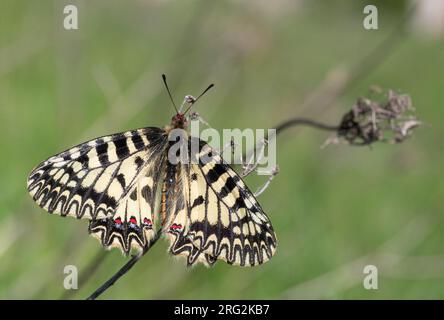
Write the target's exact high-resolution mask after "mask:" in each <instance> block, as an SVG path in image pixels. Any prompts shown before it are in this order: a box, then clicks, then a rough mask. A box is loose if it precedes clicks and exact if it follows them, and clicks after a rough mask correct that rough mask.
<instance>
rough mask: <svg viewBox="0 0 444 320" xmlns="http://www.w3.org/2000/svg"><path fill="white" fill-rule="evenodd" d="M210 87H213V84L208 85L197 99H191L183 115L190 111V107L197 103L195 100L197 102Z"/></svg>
mask: <svg viewBox="0 0 444 320" xmlns="http://www.w3.org/2000/svg"><path fill="white" fill-rule="evenodd" d="M212 87H214V83H212V84H210V85H209V86H208V87H207V88H206V89H205V90H204V91H203V92H202V93H201V94H200V95H199V96H198V97H197V98H195V99H194V98H193V100H191V102H190V106H189V107H188V109H186V110H185V112H184V114H185V113H187V112H188V111H189V110H190V109H191V107H192V106H193V105H194V104H195V103H196V102H197V100H199V99H200V98H201V97H202V96H203V95H204V94H205V93H207V91H208V90H210V89H211V88H212Z"/></svg>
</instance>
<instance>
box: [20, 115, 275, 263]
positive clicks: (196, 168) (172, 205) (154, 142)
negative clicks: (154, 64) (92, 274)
mask: <svg viewBox="0 0 444 320" xmlns="http://www.w3.org/2000/svg"><path fill="white" fill-rule="evenodd" d="M188 120H189V119H187V117H186V116H185V115H184V114H182V113H179V112H178V113H177V114H176V115H175V116H174V117H173V118H172V121H171V125H170V126H167V127H165V128H163V129H161V128H157V127H147V128H141V129H137V130H131V131H127V132H122V133H117V134H113V135H109V136H104V137H100V138H96V139H93V140H91V141H87V142H85V143H82V144H79V145H77V146H75V147H72V148H70V149H68V150H66V151H64V152H61V153H59V154H57V155H55V156H53V157H50V158H49V159H47V160H46V161H43V162H42V163H41V164H39V165H38V166H37V167H36V168H35V169H34V170H33V171H32V172H31V173H30V175H29V177H28V191H29V193H30V195H31V196H32V198H33V200H34V201H35V202H36V203H37V204H38V205H39V206H41V207H42V208H43V209H45V210H46V211H48V212H50V213H54V214H60V215H61V216H73V217H76V218H78V219H87V220H89V221H90V223H89V232H90V233H91V234H92V235H93V236H94V237H96V238H97V239H98V240H99V241H100V242H101V244H102V245H103V246H104V247H105V248H114V247H115V248H119V249H120V250H122V252H124V253H125V254H128V253H129V252H131V250H139V251H141V250H148V249H149V248H150V246H151V245H152V244H153V243H154V242H155V240H156V239H157V238H158V237H159V236H160V235H164V236H165V237H166V238H167V239H168V240H169V242H170V248H169V251H170V253H171V254H173V255H179V256H183V257H184V258H185V259H186V260H187V264H188V265H193V264H195V263H197V262H201V263H204V264H205V265H213V264H214V263H215V262H216V261H217V260H218V259H221V260H225V261H226V262H228V263H230V264H235V265H241V266H253V265H258V264H261V263H263V262H265V261H268V260H269V259H270V258H271V257H272V255H273V254H274V252H275V249H276V236H275V233H274V230H273V228H272V226H271V222H270V221H269V219H268V217H267V216H266V215H265V213H264V212H263V210H262V208H261V207H260V205H259V203H258V202H257V201H256V199H255V198H254V196H253V195H252V193H251V192H250V190H249V189H248V187H247V186H246V185H245V184H244V182H243V181H242V179H241V178H240V177H239V176H238V175H237V174H236V172H235V171H234V170H233V169H232V168H231V167H230V166H229V165H228V164H226V163H225V162H224V161H223V159H222V158H221V157H220V156H219V155H218V154H217V152H216V151H215V150H213V149H211V148H210V147H209V146H208V145H207V144H206V143H205V142H203V141H201V140H199V139H198V138H195V137H191V136H189V134H188V132H187V131H186V128H187V125H188ZM175 129H177V130H181V131H183V138H184V139H183V141H185V143H186V144H188V145H190V146H191V145H192V144H193V143H197V146H198V148H197V151H196V152H195V153H190V154H188V157H187V159H195V160H196V161H195V162H192V161H190V162H185V161H182V162H179V163H172V162H171V161H170V159H169V156H170V154H171V150H172V149H173V147H174V145H175V143H176V142H177V141H176V140H175V139H174V137H172V135H173V132H174V131H175ZM189 150H193V148H192V147H191V148H189ZM189 152H192V151H189Z"/></svg>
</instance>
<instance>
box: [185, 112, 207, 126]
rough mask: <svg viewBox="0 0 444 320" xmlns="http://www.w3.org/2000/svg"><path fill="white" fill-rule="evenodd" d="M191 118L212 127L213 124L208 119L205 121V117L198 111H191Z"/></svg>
mask: <svg viewBox="0 0 444 320" xmlns="http://www.w3.org/2000/svg"><path fill="white" fill-rule="evenodd" d="M190 120H191V121H195V120H197V121H199V122H200V123H202V124H203V125H205V126H207V127H208V128H212V127H211V125H210V124H209V123H208V122H207V121H205V119H204V118H202V117H201V115H200V114H199V113H197V112H196V111H192V112H191V113H190Z"/></svg>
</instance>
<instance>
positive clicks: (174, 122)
mask: <svg viewBox="0 0 444 320" xmlns="http://www.w3.org/2000/svg"><path fill="white" fill-rule="evenodd" d="M186 125H187V117H186V116H185V114H183V113H180V112H178V113H177V114H176V115H175V116H174V117H172V118H171V126H172V127H173V128H181V129H184V128H185V126H186Z"/></svg>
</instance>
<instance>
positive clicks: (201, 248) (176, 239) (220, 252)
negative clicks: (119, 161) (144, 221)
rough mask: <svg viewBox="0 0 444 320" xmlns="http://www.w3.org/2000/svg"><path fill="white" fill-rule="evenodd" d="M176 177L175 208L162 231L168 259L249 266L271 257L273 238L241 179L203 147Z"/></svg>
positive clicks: (251, 195) (269, 225)
mask: <svg viewBox="0 0 444 320" xmlns="http://www.w3.org/2000/svg"><path fill="white" fill-rule="evenodd" d="M201 159H205V161H201ZM208 159H210V160H209V161H208ZM178 177H180V178H179V179H178V182H177V183H178V187H177V190H178V191H176V194H175V196H174V197H173V198H174V199H176V205H175V206H174V207H172V208H170V209H171V211H170V212H168V214H167V217H168V218H169V219H168V220H167V222H166V224H165V226H164V232H165V233H166V234H167V235H168V238H169V240H170V251H171V253H172V254H174V255H182V256H184V257H185V258H186V259H187V263H188V265H193V264H194V263H196V262H202V263H204V264H206V265H212V264H214V263H215V262H216V260H217V259H222V260H225V261H226V262H228V263H230V264H234V265H240V266H254V265H258V264H262V263H264V262H266V261H268V260H269V259H270V258H271V257H272V256H273V254H274V253H275V251H276V235H275V233H274V230H273V227H272V225H271V222H270V220H269V219H268V217H267V215H266V214H265V213H264V212H263V210H262V208H261V206H260V205H259V203H258V202H257V200H256V199H255V198H254V196H253V194H252V193H251V192H250V190H249V189H248V187H247V186H246V185H245V184H244V182H243V181H242V179H241V178H240V177H239V176H238V175H237V174H236V172H235V171H234V170H233V169H231V168H230V166H229V165H228V164H225V163H224V162H223V160H222V159H221V157H220V156H219V155H217V154H215V152H214V151H212V150H211V148H210V147H209V146H208V145H206V144H205V143H202V142H201V149H200V153H199V164H190V165H183V166H182V167H181V172H180V173H178ZM179 184H180V185H179ZM180 190H183V191H182V192H180Z"/></svg>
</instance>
